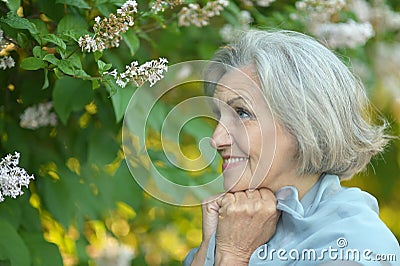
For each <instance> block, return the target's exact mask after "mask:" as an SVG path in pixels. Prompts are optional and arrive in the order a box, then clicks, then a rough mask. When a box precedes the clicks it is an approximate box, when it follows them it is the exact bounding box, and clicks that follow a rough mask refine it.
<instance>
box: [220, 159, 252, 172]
mask: <svg viewBox="0 0 400 266" xmlns="http://www.w3.org/2000/svg"><path fill="white" fill-rule="evenodd" d="M247 159H248V158H247V157H227V158H224V162H223V163H222V171H223V170H225V169H227V168H232V167H235V166H237V165H239V164H241V163H243V162H246V161H247Z"/></svg>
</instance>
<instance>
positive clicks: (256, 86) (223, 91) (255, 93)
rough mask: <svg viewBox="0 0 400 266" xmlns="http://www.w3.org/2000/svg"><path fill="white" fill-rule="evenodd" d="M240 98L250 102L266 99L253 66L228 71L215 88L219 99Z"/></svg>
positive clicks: (215, 93)
mask: <svg viewBox="0 0 400 266" xmlns="http://www.w3.org/2000/svg"><path fill="white" fill-rule="evenodd" d="M238 96H241V97H243V98H248V99H250V100H255V99H258V98H261V99H263V98H264V97H263V94H262V91H261V88H260V81H259V78H258V75H257V73H256V69H255V67H254V66H252V65H249V66H245V67H241V68H235V69H232V70H230V71H228V72H227V73H226V74H224V75H223V76H222V77H221V79H220V80H219V81H218V83H217V85H216V87H215V91H214V97H216V98H218V99H221V100H227V99H229V98H232V97H238Z"/></svg>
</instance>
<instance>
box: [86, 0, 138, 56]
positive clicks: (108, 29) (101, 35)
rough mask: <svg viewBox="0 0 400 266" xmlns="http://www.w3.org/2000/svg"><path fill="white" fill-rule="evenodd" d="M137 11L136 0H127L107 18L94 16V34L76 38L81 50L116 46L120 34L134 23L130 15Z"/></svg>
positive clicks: (97, 49) (88, 50)
mask: <svg viewBox="0 0 400 266" xmlns="http://www.w3.org/2000/svg"><path fill="white" fill-rule="evenodd" d="M134 13H137V3H136V1H131V0H128V1H126V2H125V3H124V4H123V5H122V6H121V8H119V9H117V15H115V14H110V17H109V18H107V17H106V18H103V19H101V18H100V17H96V18H95V19H94V21H95V24H94V25H93V31H94V35H93V36H90V35H88V34H86V35H84V36H81V37H80V38H79V40H78V44H79V47H81V48H82V51H87V52H95V51H103V50H104V49H108V48H112V47H118V46H119V42H120V41H121V39H122V36H121V34H122V33H124V32H126V31H127V30H128V29H129V28H130V27H132V26H133V25H134V21H133V17H132V15H133V14H134Z"/></svg>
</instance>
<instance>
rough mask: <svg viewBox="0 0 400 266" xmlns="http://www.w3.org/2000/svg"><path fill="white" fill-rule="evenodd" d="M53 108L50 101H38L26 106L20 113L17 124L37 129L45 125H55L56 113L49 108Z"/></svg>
mask: <svg viewBox="0 0 400 266" xmlns="http://www.w3.org/2000/svg"><path fill="white" fill-rule="evenodd" d="M52 108H53V104H52V103H51V102H47V103H39V104H38V105H37V106H36V105H34V106H32V107H29V108H26V109H25V111H24V113H23V114H22V115H21V117H20V119H21V121H20V123H19V125H20V126H21V127H22V128H28V129H38V128H40V127H45V126H49V125H50V126H53V127H54V126H56V125H57V115H56V114H55V113H54V112H51V111H50V110H51V109H52Z"/></svg>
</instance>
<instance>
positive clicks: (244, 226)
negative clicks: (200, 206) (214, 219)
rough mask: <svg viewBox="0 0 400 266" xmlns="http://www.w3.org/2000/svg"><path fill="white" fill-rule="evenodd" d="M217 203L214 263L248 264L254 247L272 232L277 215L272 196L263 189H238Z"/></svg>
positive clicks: (269, 236) (259, 244) (266, 239)
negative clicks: (217, 215)
mask: <svg viewBox="0 0 400 266" xmlns="http://www.w3.org/2000/svg"><path fill="white" fill-rule="evenodd" d="M217 203H218V205H219V218H218V226H217V233H216V255H215V262H216V265H228V264H229V265H241V264H243V265H247V264H248V262H249V259H250V256H251V254H252V253H253V252H254V250H256V249H257V248H258V247H259V246H261V245H262V244H264V243H266V242H267V241H268V240H269V239H270V238H271V237H272V236H273V235H274V233H275V229H276V223H277V221H278V218H279V215H280V212H279V211H278V210H277V209H276V198H275V195H274V193H273V192H272V191H270V190H269V189H266V188H261V189H257V190H254V191H239V192H235V193H227V194H226V195H224V196H223V197H220V198H219V199H217ZM232 263H233V264H232Z"/></svg>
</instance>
